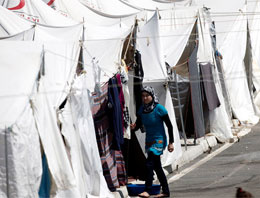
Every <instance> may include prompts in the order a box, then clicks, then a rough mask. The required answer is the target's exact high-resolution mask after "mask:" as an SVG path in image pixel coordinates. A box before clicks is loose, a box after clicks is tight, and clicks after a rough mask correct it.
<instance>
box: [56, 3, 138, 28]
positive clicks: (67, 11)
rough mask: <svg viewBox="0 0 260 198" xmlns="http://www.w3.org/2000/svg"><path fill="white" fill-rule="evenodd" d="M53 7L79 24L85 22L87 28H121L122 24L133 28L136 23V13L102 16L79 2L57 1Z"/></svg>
mask: <svg viewBox="0 0 260 198" xmlns="http://www.w3.org/2000/svg"><path fill="white" fill-rule="evenodd" d="M52 7H53V8H54V9H55V10H56V11H58V12H60V13H61V14H62V15H64V16H67V17H68V18H72V19H74V20H76V21H79V22H83V21H84V22H85V26H88V25H90V26H93V25H97V26H111V25H115V24H118V25H119V26H120V25H121V23H125V24H128V26H131V25H132V24H133V23H134V21H135V13H134V14H131V15H129V16H117V17H108V16H102V15H100V14H98V13H96V12H93V11H92V10H90V9H89V8H88V7H86V6H84V5H83V4H82V3H80V2H79V1H78V0H74V1H70V0H55V2H53V3H52Z"/></svg>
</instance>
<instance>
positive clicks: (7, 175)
mask: <svg viewBox="0 0 260 198" xmlns="http://www.w3.org/2000/svg"><path fill="white" fill-rule="evenodd" d="M7 132H8V131H7V128H6V127H5V172H6V195H7V198H9V170H8V149H7V147H8V145H7Z"/></svg>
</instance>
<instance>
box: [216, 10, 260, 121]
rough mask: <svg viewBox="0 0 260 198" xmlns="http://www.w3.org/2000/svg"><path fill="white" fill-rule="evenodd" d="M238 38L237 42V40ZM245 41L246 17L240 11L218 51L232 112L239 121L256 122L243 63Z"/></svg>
mask: <svg viewBox="0 0 260 198" xmlns="http://www.w3.org/2000/svg"><path fill="white" fill-rule="evenodd" d="M238 40H239V42H237V41H238ZM246 42H247V18H246V15H244V14H243V13H242V12H241V14H240V16H238V17H237V19H236V21H235V22H234V25H233V28H232V30H231V31H230V33H229V34H228V35H227V37H226V38H225V41H224V43H223V45H222V46H221V48H220V51H221V53H222V55H223V66H224V71H225V78H226V82H227V86H228V91H229V94H230V99H231V106H232V110H233V113H234V115H235V117H236V118H238V119H239V120H240V121H244V122H249V123H253V124H255V123H257V122H258V118H257V117H256V116H255V112H254V109H253V104H252V100H251V97H250V92H249V89H248V83H247V76H246V72H245V65H244V57H245V52H246ZM230 48H231V49H232V50H231V49H230Z"/></svg>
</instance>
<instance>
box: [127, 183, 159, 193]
mask: <svg viewBox="0 0 260 198" xmlns="http://www.w3.org/2000/svg"><path fill="white" fill-rule="evenodd" d="M144 189H145V185H144V184H127V190H128V195H129V196H138V194H140V193H142V192H144ZM160 189H161V186H160V185H159V184H153V185H152V189H151V192H150V193H149V194H150V195H158V194H160Z"/></svg>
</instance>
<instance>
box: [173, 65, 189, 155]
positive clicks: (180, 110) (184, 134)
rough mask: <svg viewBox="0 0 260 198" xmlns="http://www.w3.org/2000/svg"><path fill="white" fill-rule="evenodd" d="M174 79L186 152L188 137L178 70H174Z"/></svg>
mask: <svg viewBox="0 0 260 198" xmlns="http://www.w3.org/2000/svg"><path fill="white" fill-rule="evenodd" d="M174 79H175V83H176V90H177V98H178V109H179V112H180V118H181V128H182V135H183V136H184V144H185V150H186V151H187V137H186V133H185V128H184V123H183V117H182V109H181V101H180V93H179V86H178V80H177V75H176V70H174Z"/></svg>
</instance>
